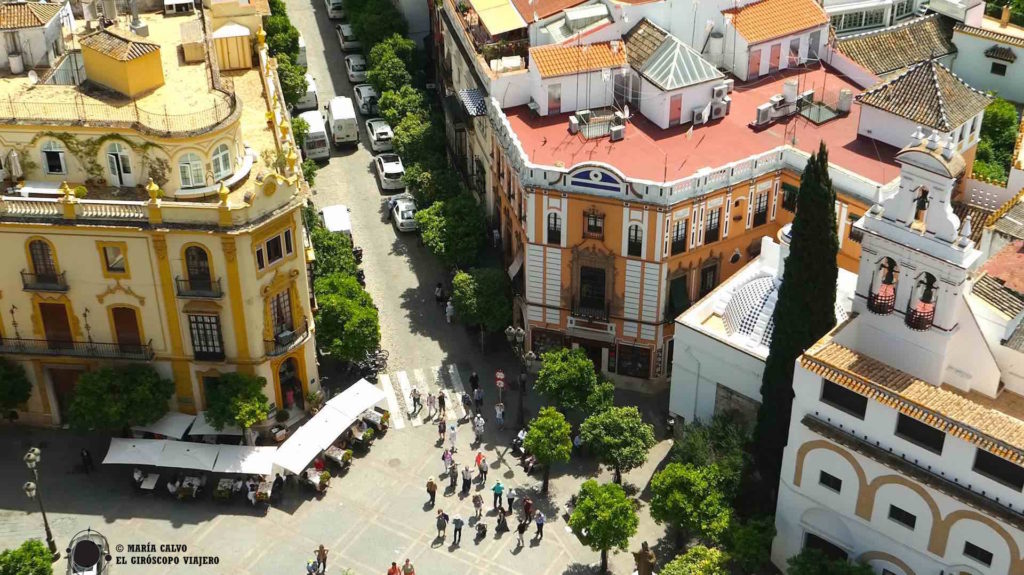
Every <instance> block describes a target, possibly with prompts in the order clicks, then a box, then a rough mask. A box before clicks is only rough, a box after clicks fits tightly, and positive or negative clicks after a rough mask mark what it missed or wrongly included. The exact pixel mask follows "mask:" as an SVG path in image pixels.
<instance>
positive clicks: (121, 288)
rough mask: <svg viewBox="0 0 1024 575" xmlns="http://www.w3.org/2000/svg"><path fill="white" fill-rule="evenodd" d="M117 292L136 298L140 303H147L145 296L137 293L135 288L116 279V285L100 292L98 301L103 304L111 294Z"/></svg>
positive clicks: (97, 297)
mask: <svg viewBox="0 0 1024 575" xmlns="http://www.w3.org/2000/svg"><path fill="white" fill-rule="evenodd" d="M116 293H123V294H124V295H127V296H130V297H133V298H135V300H136V301H138V302H139V305H146V298H145V296H141V295H139V294H137V293H135V290H133V289H132V288H131V287H129V286H126V285H124V284H122V283H121V280H116V281H115V282H114V285H112V286H110V287H108V288H107V289H106V290H105V291H104V292H103V293H101V294H98V295H97V296H96V301H98V302H100V304H102V303H103V302H104V300H106V299H107V298H108V297H109V296H111V295H114V294H116Z"/></svg>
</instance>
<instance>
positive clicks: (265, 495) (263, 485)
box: [256, 481, 274, 501]
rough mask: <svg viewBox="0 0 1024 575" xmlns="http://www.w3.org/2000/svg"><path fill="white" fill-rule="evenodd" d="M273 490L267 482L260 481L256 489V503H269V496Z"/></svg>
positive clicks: (271, 484) (272, 485)
mask: <svg viewBox="0 0 1024 575" xmlns="http://www.w3.org/2000/svg"><path fill="white" fill-rule="evenodd" d="M273 490H274V484H273V483H271V482H269V481H260V484H259V486H258V487H257V488H256V500H257V501H270V494H271V492H273Z"/></svg>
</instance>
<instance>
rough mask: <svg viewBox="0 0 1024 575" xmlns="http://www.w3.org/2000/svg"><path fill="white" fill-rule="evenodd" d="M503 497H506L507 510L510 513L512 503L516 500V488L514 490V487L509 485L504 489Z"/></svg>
mask: <svg viewBox="0 0 1024 575" xmlns="http://www.w3.org/2000/svg"><path fill="white" fill-rule="evenodd" d="M505 498H506V499H508V512H509V513H512V504H513V503H515V502H516V490H515V488H512V487H509V488H508V489H507V490H506V491H505Z"/></svg>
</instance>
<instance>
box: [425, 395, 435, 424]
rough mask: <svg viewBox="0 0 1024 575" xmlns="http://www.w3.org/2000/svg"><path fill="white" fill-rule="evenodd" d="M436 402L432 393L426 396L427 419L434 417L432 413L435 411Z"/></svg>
mask: <svg viewBox="0 0 1024 575" xmlns="http://www.w3.org/2000/svg"><path fill="white" fill-rule="evenodd" d="M436 402H437V400H436V399H434V394H433V393H428V394H427V419H430V418H431V417H434V412H435V411H436V410H437V405H436Z"/></svg>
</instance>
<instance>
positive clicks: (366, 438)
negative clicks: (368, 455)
mask: <svg viewBox="0 0 1024 575" xmlns="http://www.w3.org/2000/svg"><path fill="white" fill-rule="evenodd" d="M374 432H375V430H374V429H373V428H372V427H371V428H369V429H367V430H366V431H364V432H363V443H365V444H366V446H367V447H369V446H370V444H371V443H373V439H374Z"/></svg>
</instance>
